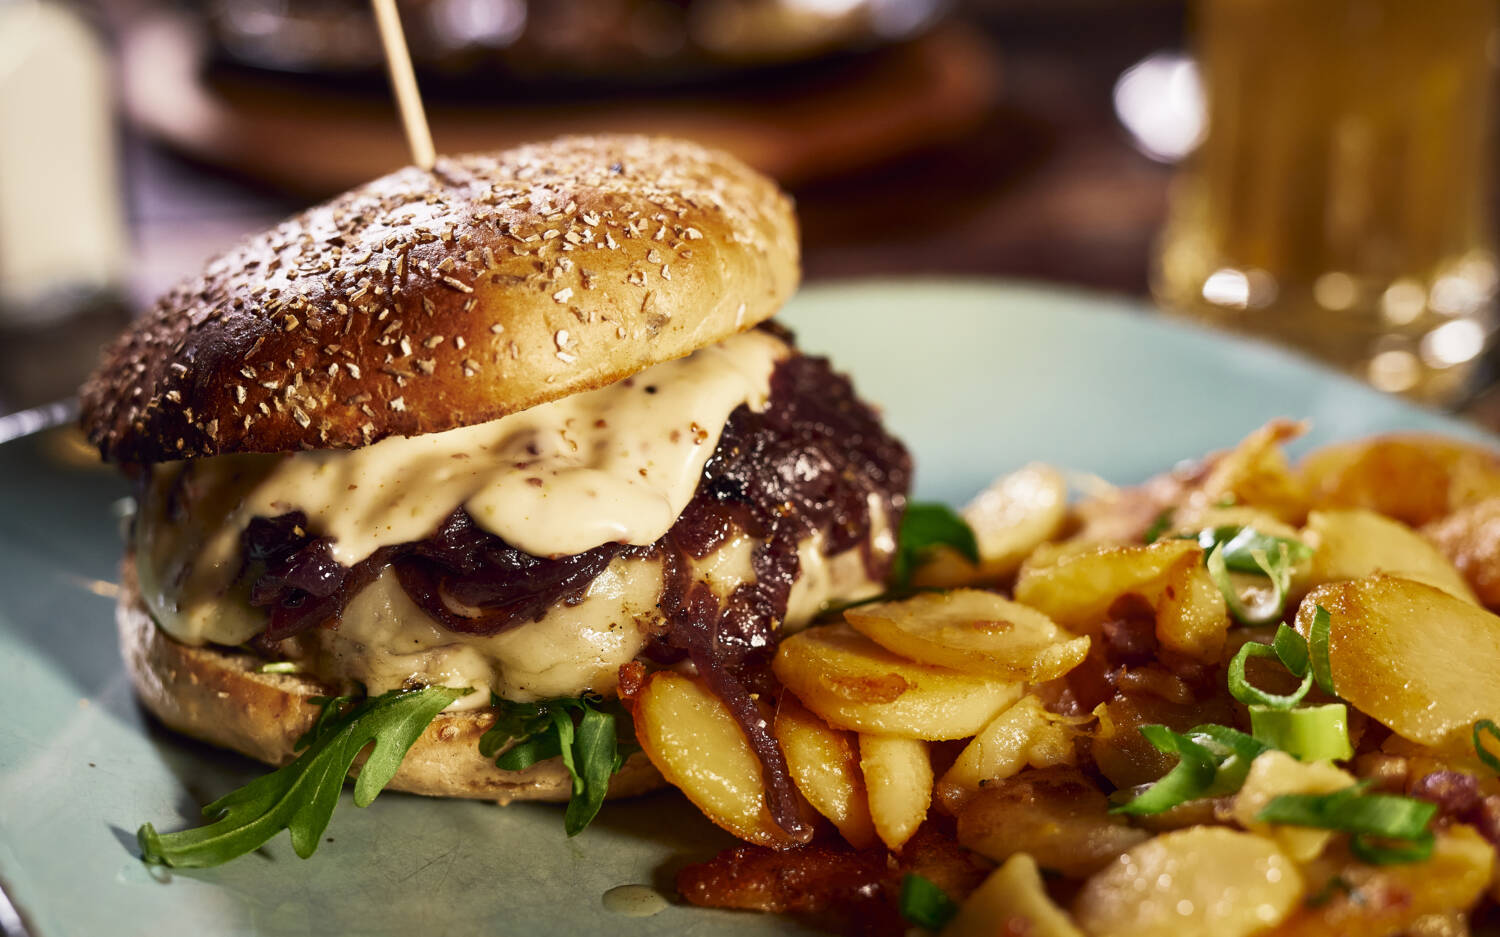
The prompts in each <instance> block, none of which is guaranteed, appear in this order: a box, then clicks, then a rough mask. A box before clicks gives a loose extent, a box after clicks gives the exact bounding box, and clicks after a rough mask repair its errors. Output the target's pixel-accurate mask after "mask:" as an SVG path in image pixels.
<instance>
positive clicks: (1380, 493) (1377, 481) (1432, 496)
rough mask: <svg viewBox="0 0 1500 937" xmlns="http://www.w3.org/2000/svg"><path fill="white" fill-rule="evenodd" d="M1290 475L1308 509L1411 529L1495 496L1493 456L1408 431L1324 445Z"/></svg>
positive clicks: (1498, 488)
mask: <svg viewBox="0 0 1500 937" xmlns="http://www.w3.org/2000/svg"><path fill="white" fill-rule="evenodd" d="M1298 472H1299V474H1300V476H1301V478H1302V480H1303V483H1304V484H1305V485H1306V486H1307V490H1308V493H1309V497H1310V499H1311V506H1312V507H1315V508H1368V509H1370V510H1372V511H1376V512H1379V513H1381V514H1384V515H1386V516H1388V517H1394V518H1395V519H1396V520H1398V521H1401V522H1402V523H1404V524H1410V525H1411V526H1412V527H1420V526H1422V525H1423V524H1426V523H1429V522H1431V521H1435V520H1437V519H1438V518H1440V517H1443V516H1444V515H1446V514H1450V513H1452V512H1453V511H1455V510H1457V509H1458V508H1461V507H1463V506H1464V505H1467V504H1473V503H1475V502H1478V501H1482V500H1484V499H1486V498H1490V497H1496V496H1500V457H1497V455H1496V453H1494V452H1491V451H1490V450H1488V449H1484V448H1482V447H1480V446H1476V445H1474V444H1472V443H1466V442H1460V441H1458V440H1456V439H1448V438H1444V437H1441V436H1428V435H1422V434H1416V433H1407V434H1399V435H1390V436H1377V437H1374V438H1371V439H1362V440H1359V441H1356V442H1347V443H1339V444H1336V445H1332V446H1325V447H1323V448H1322V449H1319V450H1317V451H1315V452H1313V453H1312V454H1310V455H1309V456H1308V457H1307V458H1306V459H1304V460H1303V461H1302V464H1301V465H1300V466H1299V467H1298Z"/></svg>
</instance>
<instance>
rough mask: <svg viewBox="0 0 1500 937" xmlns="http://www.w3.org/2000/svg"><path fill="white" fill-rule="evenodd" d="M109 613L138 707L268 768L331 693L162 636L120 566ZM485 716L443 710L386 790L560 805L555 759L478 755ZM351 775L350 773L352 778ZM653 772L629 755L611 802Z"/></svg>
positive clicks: (564, 781)
mask: <svg viewBox="0 0 1500 937" xmlns="http://www.w3.org/2000/svg"><path fill="white" fill-rule="evenodd" d="M120 582H121V590H120V599H119V602H118V604H117V605H116V607H115V620H116V623H117V624H118V626H119V633H120V648H121V651H122V652H123V654H124V657H125V663H126V668H127V669H128V670H129V671H130V677H131V681H132V682H133V683H134V684H135V690H136V695H137V696H138V697H139V698H140V701H141V703H142V704H143V705H144V706H145V707H146V709H148V710H149V711H150V712H151V713H153V714H154V715H155V716H156V717H157V718H158V719H160V720H161V721H162V722H163V723H165V724H166V725H167V726H168V727H169V728H172V729H175V730H176V731H178V732H181V733H183V734H185V735H190V736H192V737H194V738H196V739H201V740H202V741H205V742H208V743H210V744H213V745H218V746H220V747H222V748H229V749H233V750H234V751H237V752H239V753H241V754H243V755H248V756H250V757H251V758H255V759H258V760H260V761H264V762H266V763H268V764H273V765H282V764H286V763H287V762H290V761H292V760H293V759H294V758H295V757H296V754H297V753H296V752H295V750H294V746H295V744H296V741H297V739H298V738H300V737H301V736H302V734H303V733H305V732H306V731H307V730H308V729H310V728H312V725H313V722H314V721H315V720H316V718H317V715H318V713H319V712H320V711H321V707H320V706H319V705H318V704H316V703H313V702H311V699H312V697H315V696H329V695H332V694H333V693H334V692H335V688H333V687H331V686H328V685H326V684H324V683H321V682H319V681H318V680H315V679H312V678H310V677H306V676H302V675H300V674H271V673H258V672H257V668H258V667H259V665H260V664H261V663H263V661H262V660H261V659H260V658H258V657H255V656H254V655H251V654H245V653H241V652H238V651H234V650H230V649H228V648H221V647H214V646H204V647H192V646H190V645H186V644H180V643H178V642H177V641H174V640H172V639H171V638H170V637H168V636H167V635H166V634H165V633H164V632H163V631H162V630H161V629H160V628H158V627H156V623H155V622H154V621H152V620H151V616H150V614H149V613H148V612H147V611H146V608H145V606H144V605H143V604H142V602H141V597H140V593H139V590H138V587H137V585H136V578H135V564H134V563H133V562H132V561H131V560H130V559H128V558H127V559H126V561H125V564H124V567H123V569H122V570H121V576H120ZM494 721H495V716H494V711H493V710H492V709H480V710H472V711H465V712H456V713H443V714H440V715H439V716H438V717H437V718H436V719H434V720H433V721H432V724H431V725H429V726H428V727H427V730H426V731H425V732H423V733H422V736H421V737H420V738H419V739H417V741H416V743H415V744H414V745H412V747H411V750H410V751H409V752H407V754H406V757H405V758H404V759H403V760H402V762H401V768H400V770H399V771H397V772H396V776H395V778H393V779H392V780H391V783H390V785H389V787H390V789H391V790H397V791H409V792H411V793H414V794H426V795H428V796H431V797H468V798H476V799H481V800H493V801H497V802H499V803H502V804H505V803H509V802H511V801H513V800H546V801H566V800H567V799H568V798H569V796H570V795H571V792H572V781H571V780H570V777H569V775H568V769H567V768H565V767H564V766H563V764H562V759H561V758H551V759H548V760H546V761H541V762H538V763H537V764H535V765H533V766H531V767H530V768H527V769H526V770H524V771H502V770H501V769H499V768H497V767H495V764H494V762H493V761H492V760H490V759H488V758H485V757H484V756H482V755H481V754H479V737H480V736H481V735H483V734H484V733H485V730H486V729H488V728H489V727H490V726H491V725H493V724H494ZM356 773H357V772H356ZM663 784H664V782H663V781H662V778H661V775H660V774H658V773H657V771H656V769H655V768H653V767H652V766H651V763H650V762H649V761H647V760H646V758H645V756H644V755H642V754H640V753H636V754H634V755H632V756H631V757H630V759H629V760H628V761H626V762H625V766H624V768H622V769H621V770H620V772H619V773H618V774H616V775H615V776H614V777H613V778H612V779H611V780H610V785H609V796H610V797H612V798H613V797H630V796H634V795H636V794H644V793H646V792H647V791H651V790H655V789H657V788H659V787H662V786H663Z"/></svg>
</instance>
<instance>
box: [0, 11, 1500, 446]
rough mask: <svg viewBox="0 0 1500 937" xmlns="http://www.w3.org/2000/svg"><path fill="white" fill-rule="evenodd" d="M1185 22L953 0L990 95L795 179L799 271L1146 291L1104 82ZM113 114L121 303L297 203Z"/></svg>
mask: <svg viewBox="0 0 1500 937" xmlns="http://www.w3.org/2000/svg"><path fill="white" fill-rule="evenodd" d="M1185 18H1186V17H1185V11H1184V7H1183V4H1182V3H1180V2H1174V0H1132V2H1102V0H1097V2H1096V0H1056V2H1050V3H1049V2H1041V0H964V2H960V3H958V4H957V6H956V8H955V11H954V20H953V24H952V25H950V26H949V27H947V28H949V29H953V30H958V31H962V33H963V34H964V36H965V37H966V38H967V39H972V40H976V41H978V42H980V43H982V44H983V45H984V46H985V47H986V48H988V49H989V50H990V55H991V59H992V62H993V64H994V68H993V69H992V70H991V72H990V73H989V76H988V77H987V78H986V80H987V81H989V82H990V83H991V90H992V103H991V104H990V105H988V106H986V107H985V108H984V109H983V112H982V113H981V114H980V115H979V116H978V119H976V120H975V121H973V122H972V126H971V127H969V129H967V130H966V131H965V132H963V133H962V134H961V135H958V136H957V137H955V138H953V139H946V140H943V141H940V142H936V143H933V144H931V145H923V146H917V147H915V148H913V149H911V150H910V151H909V152H906V153H905V154H904V155H900V156H898V157H896V158H894V159H889V160H886V161H884V162H880V163H879V164H877V165H874V166H870V167H866V168H858V169H854V170H852V171H847V172H839V173H834V174H830V175H824V176H822V177H820V178H816V179H812V180H807V181H801V182H798V181H795V180H794V181H793V182H792V183H791V188H792V191H793V194H794V195H795V197H796V199H797V203H798V209H799V213H800V216H801V220H802V225H803V232H804V241H805V243H804V268H805V275H806V279H807V281H808V282H816V281H822V280H828V279H834V278H852V277H868V276H910V275H930V276H983V277H1008V278H1024V279H1032V280H1042V281H1048V282H1052V283H1057V284H1065V285H1070V286H1078V287H1085V288H1091V289H1099V290H1106V291H1111V292H1118V293H1125V294H1131V295H1136V296H1141V297H1146V296H1147V295H1148V283H1147V278H1148V270H1149V267H1150V258H1151V253H1152V245H1153V239H1154V237H1155V235H1156V234H1157V232H1158V230H1159V228H1160V226H1161V224H1162V221H1163V219H1164V217H1165V213H1166V190H1167V183H1168V180H1169V178H1170V176H1171V174H1172V168H1171V167H1170V166H1168V165H1165V164H1162V163H1159V162H1155V161H1153V160H1152V159H1150V158H1148V157H1147V156H1145V155H1143V154H1142V153H1141V152H1139V151H1138V150H1137V149H1136V148H1135V147H1134V146H1132V144H1131V141H1130V138H1129V135H1128V134H1127V133H1126V131H1125V130H1124V128H1123V127H1122V126H1121V125H1120V122H1119V120H1118V118H1117V116H1116V114H1115V111H1114V106H1113V101H1112V90H1113V88H1114V85H1115V83H1116V81H1117V80H1118V79H1119V77H1120V75H1121V74H1122V73H1123V72H1124V71H1125V70H1126V69H1127V68H1129V67H1130V66H1131V65H1132V64H1134V63H1136V62H1137V61H1139V60H1141V59H1142V58H1143V57H1145V56H1147V55H1150V54H1152V53H1156V52H1160V51H1162V50H1174V49H1180V48H1181V47H1182V46H1183V44H1184V21H1185ZM105 31H106V33H108V32H109V30H108V28H106V30H105ZM391 119H392V121H393V122H394V120H395V118H394V115H392V118H391ZM121 124H122V126H121V135H122V165H123V176H122V178H123V188H124V190H125V195H126V214H127V222H128V230H129V235H130V240H131V248H132V254H131V256H132V260H131V270H130V274H129V278H128V291H127V305H129V306H132V307H135V308H139V307H141V306H143V305H145V304H147V303H149V302H150V300H151V298H152V297H154V296H155V295H156V294H158V293H159V292H161V291H162V290H163V289H164V288H166V287H167V286H168V285H170V284H171V283H172V282H173V281H175V280H177V279H178V278H180V277H182V276H185V275H189V274H191V273H193V272H194V271H195V270H196V269H197V268H198V267H199V266H200V264H201V263H202V261H203V260H204V259H205V258H206V257H207V256H209V255H211V254H212V253H214V252H215V251H217V250H219V249H222V248H223V247H226V246H228V245H229V244H231V243H233V242H234V241H235V240H236V239H238V238H239V237H241V236H243V235H244V234H246V233H249V232H252V231H255V230H257V229H260V228H263V227H265V226H267V225H269V224H270V223H272V222H274V221H276V220H277V219H279V218H281V217H283V216H285V215H288V214H290V213H293V212H295V211H297V210H299V209H300V208H302V207H304V206H305V204H306V203H307V201H308V196H307V195H306V194H305V193H289V192H288V191H286V190H285V189H278V188H275V187H272V186H269V185H267V184H265V183H264V182H258V181H255V180H254V179H251V178H249V177H247V176H245V175H243V174H236V173H234V172H226V171H225V170H224V169H222V168H218V167H215V166H212V165H208V164H206V163H203V162H195V161H194V160H193V159H190V158H188V157H185V156H183V155H181V154H180V152H176V151H174V150H172V149H169V148H168V147H166V146H164V145H163V144H161V143H160V142H158V141H157V140H155V139H153V138H151V137H150V136H148V135H147V134H145V133H143V132H142V131H141V130H140V129H139V128H138V127H136V126H132V125H131V124H130V123H129V122H126V121H122V122H121ZM438 145H439V148H440V149H441V148H442V147H443V145H444V141H443V139H442V137H441V134H439V139H438ZM6 344H7V345H8V344H9V343H6ZM75 344H80V343H75ZM81 344H86V343H81ZM52 353H53V355H54V357H52V358H51V359H50V361H49V367H48V368H47V371H48V373H49V374H52V375H54V381H55V375H56V374H59V373H69V374H71V373H74V372H78V373H81V371H82V370H83V369H84V368H85V366H86V364H85V363H84V362H85V361H86V359H87V358H88V357H90V355H91V352H90V353H89V354H82V353H80V352H78V350H77V349H76V348H73V349H68V348H62V347H56V348H53V349H52ZM14 354H16V352H14V351H12V356H14ZM58 355H60V356H61V357H57V356H58ZM63 359H76V360H63ZM0 367H6V362H5V360H3V357H0ZM12 370H14V369H12ZM14 383H15V382H14V381H12V384H13V385H14ZM23 383H24V382H23ZM35 387H36V382H32V385H31V387H30V388H28V387H26V386H21V387H17V386H12V387H9V388H5V389H4V391H3V393H0V410H7V409H16V408H17V407H20V406H26V405H31V404H34V403H37V402H39V401H40V400H41V399H45V398H46V397H47V396H49V395H50V394H51V393H53V386H51V385H49V386H48V387H47V388H46V389H45V390H44V391H43V390H36V389H35ZM1479 412H1481V413H1484V414H1486V415H1487V418H1489V419H1491V422H1492V425H1500V406H1497V407H1490V408H1486V407H1485V405H1484V404H1483V403H1482V402H1481V403H1480V404H1479Z"/></svg>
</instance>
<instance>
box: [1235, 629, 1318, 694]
mask: <svg viewBox="0 0 1500 937" xmlns="http://www.w3.org/2000/svg"><path fill="white" fill-rule="evenodd" d="M1252 657H1270V658H1273V659H1276V660H1280V658H1279V657H1278V656H1277V654H1276V650H1275V648H1273V647H1271V646H1270V645H1269V644H1258V643H1256V642H1254V641H1247V642H1245V645H1244V646H1243V647H1241V648H1240V650H1239V653H1237V654H1235V655H1234V659H1233V660H1231V661H1230V662H1229V695H1230V696H1233V697H1234V698H1235V699H1237V700H1239V701H1240V702H1241V703H1244V704H1245V705H1246V706H1265V707H1268V708H1270V709H1291V708H1292V707H1293V706H1296V705H1297V704H1298V703H1300V702H1302V699H1303V697H1305V696H1307V693H1308V691H1309V690H1311V689H1312V685H1313V675H1312V674H1310V673H1309V674H1308V675H1307V676H1306V677H1303V678H1302V685H1301V686H1299V687H1297V689H1296V690H1295V691H1294V692H1292V693H1289V694H1287V695H1285V696H1282V695H1279V694H1276V693H1267V692H1266V691H1265V690H1262V689H1260V688H1259V687H1255V686H1252V685H1251V684H1250V681H1249V680H1247V679H1245V662H1246V661H1248V660H1249V659H1250V658H1252Z"/></svg>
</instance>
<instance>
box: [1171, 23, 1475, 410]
mask: <svg viewBox="0 0 1500 937" xmlns="http://www.w3.org/2000/svg"><path fill="white" fill-rule="evenodd" d="M1497 12H1500V4H1496V3H1495V2H1494V0H1424V2H1421V3H1416V2H1412V0H1198V3H1197V4H1196V6H1195V7H1194V13H1195V16H1196V24H1195V25H1196V45H1197V55H1198V61H1199V68H1200V72H1201V74H1202V80H1203V87H1204V100H1205V103H1206V107H1207V121H1208V123H1207V131H1206V134H1205V136H1204V137H1203V140H1202V143H1201V145H1200V146H1199V148H1198V150H1197V151H1196V152H1195V153H1194V154H1193V156H1192V157H1191V158H1190V159H1189V161H1188V163H1187V164H1186V165H1185V166H1184V168H1183V171H1182V172H1181V173H1180V175H1179V176H1178V177H1177V178H1176V179H1175V180H1174V182H1173V188H1172V193H1171V208H1170V211H1169V217H1168V221H1167V224H1166V227H1165V228H1164V230H1163V233H1162V237H1161V242H1160V245H1159V248H1158V251H1157V257H1156V263H1155V268H1154V270H1153V271H1152V288H1153V291H1154V292H1155V293H1156V295H1157V298H1158V299H1159V300H1160V301H1161V302H1162V304H1163V305H1164V306H1166V307H1167V308H1168V309H1169V310H1172V311H1174V312H1177V313H1180V314H1183V315H1187V316H1190V317H1192V318H1196V319H1199V320H1205V321H1208V322H1211V323H1214V324H1217V325H1221V326H1226V327H1229V328H1232V329H1235V330H1238V331H1242V332H1248V333H1252V334H1256V335H1260V336H1263V337H1267V338H1271V339H1274V340H1277V341H1280V342H1282V343H1284V344H1287V345H1291V346H1294V347H1297V348H1300V349H1302V350H1304V351H1306V352H1309V353H1311V354H1313V355H1315V356H1317V357H1319V358H1322V359H1323V360H1325V361H1328V362H1330V363H1332V364H1334V365H1335V366H1337V367H1339V368H1342V369H1344V370H1346V371H1349V372H1350V373H1353V374H1356V375H1358V376H1360V377H1362V378H1364V379H1366V380H1368V381H1370V382H1371V383H1372V384H1374V385H1375V386H1376V387H1379V388H1381V389H1382V390H1387V391H1392V392H1397V393H1403V394H1407V395H1410V396H1412V397H1415V398H1417V399H1420V400H1424V401H1427V402H1430V403H1439V404H1443V403H1450V404H1451V403H1454V402H1456V400H1457V399H1458V398H1459V397H1460V395H1461V394H1462V393H1463V392H1464V390H1465V385H1466V383H1467V381H1468V378H1469V376H1470V375H1471V374H1472V373H1473V371H1474V369H1475V366H1476V364H1477V362H1478V359H1479V357H1480V355H1481V353H1482V352H1483V351H1484V350H1485V347H1486V345H1487V344H1488V341H1489V338H1490V335H1491V332H1492V329H1493V325H1494V321H1495V320H1494V314H1493V299H1494V295H1495V288H1496V263H1495V256H1494V252H1493V249H1492V244H1491V238H1490V212H1489V206H1490V193H1489V189H1488V183H1489V176H1490V171H1489V159H1490V146H1489V136H1490V134H1489V131H1490V111H1489V104H1490V97H1491V90H1492V89H1491V83H1492V64H1493V56H1494V54H1495V49H1496V47H1497V44H1496V39H1495V37H1496V34H1497V30H1496V26H1497Z"/></svg>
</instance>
